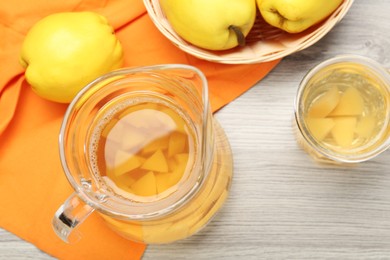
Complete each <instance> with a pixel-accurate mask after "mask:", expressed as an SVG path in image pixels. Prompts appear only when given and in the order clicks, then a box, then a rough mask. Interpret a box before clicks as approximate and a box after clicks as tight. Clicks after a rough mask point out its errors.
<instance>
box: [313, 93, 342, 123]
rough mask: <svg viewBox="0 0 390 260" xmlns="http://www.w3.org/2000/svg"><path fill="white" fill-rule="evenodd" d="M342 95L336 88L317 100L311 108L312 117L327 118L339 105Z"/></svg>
mask: <svg viewBox="0 0 390 260" xmlns="http://www.w3.org/2000/svg"><path fill="white" fill-rule="evenodd" d="M339 99H340V94H339V90H338V88H337V87H336V86H334V87H332V88H331V89H329V90H328V91H327V92H326V93H325V94H323V95H322V96H320V97H319V98H318V99H316V100H315V101H314V102H313V104H311V106H310V108H309V116H310V117H318V118H321V117H326V116H327V115H328V114H329V113H330V112H331V111H332V110H333V109H334V108H335V107H336V106H337V105H338V103H339Z"/></svg>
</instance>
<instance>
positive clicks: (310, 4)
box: [257, 0, 343, 33]
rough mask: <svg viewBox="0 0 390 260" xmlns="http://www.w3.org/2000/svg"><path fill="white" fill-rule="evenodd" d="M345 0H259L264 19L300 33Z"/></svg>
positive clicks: (284, 28)
mask: <svg viewBox="0 0 390 260" xmlns="http://www.w3.org/2000/svg"><path fill="white" fill-rule="evenodd" d="M342 2H343V0H293V1H292V0H257V6H258V8H259V10H260V13H261V15H262V16H263V18H264V20H265V21H266V22H268V23H269V24H271V25H273V26H275V27H278V28H280V29H282V30H285V31H286V32H289V33H299V32H302V31H304V30H306V29H307V28H309V27H311V26H313V25H315V24H317V23H318V22H320V21H321V20H323V19H325V18H326V17H327V16H329V15H330V14H331V13H332V12H333V11H334V10H336V8H337V7H338V6H339V5H340V4H341V3H342Z"/></svg>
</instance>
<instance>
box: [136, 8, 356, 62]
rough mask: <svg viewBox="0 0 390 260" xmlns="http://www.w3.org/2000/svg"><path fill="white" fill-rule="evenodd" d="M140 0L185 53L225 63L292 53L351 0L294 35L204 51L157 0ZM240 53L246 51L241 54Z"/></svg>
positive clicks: (317, 34) (266, 59) (319, 33)
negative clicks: (172, 22) (180, 32)
mask: <svg viewBox="0 0 390 260" xmlns="http://www.w3.org/2000/svg"><path fill="white" fill-rule="evenodd" d="M143 1H144V5H145V7H146V10H147V12H148V14H149V16H150V18H151V20H152V22H153V23H154V24H155V26H156V27H157V29H158V30H159V31H160V32H161V33H162V34H163V35H164V36H165V37H167V38H168V39H169V40H170V41H171V42H172V43H173V44H174V45H176V46H177V47H178V48H180V49H181V50H183V51H184V52H186V53H189V54H191V55H193V56H195V57H197V58H200V59H203V60H208V61H212V62H217V63H225V64H252V63H261V62H269V61H273V60H278V59H281V58H283V57H286V56H288V55H290V54H292V53H295V52H298V51H301V50H303V49H306V48H308V47H310V46H312V45H313V44H315V43H316V42H318V41H319V40H320V39H321V38H322V37H324V36H325V35H326V34H327V33H328V32H329V31H330V30H331V29H332V28H333V27H334V26H335V25H336V24H337V23H338V22H340V21H341V20H342V19H343V18H344V16H345V15H346V14H347V12H348V10H349V9H350V8H351V6H352V4H353V2H354V0H344V1H343V3H342V4H340V6H339V7H338V8H337V9H336V10H335V11H334V12H333V13H332V14H331V15H330V16H329V17H328V18H326V19H325V20H324V21H323V22H321V23H320V24H319V25H317V26H315V27H314V28H313V29H312V30H307V31H305V32H303V33H300V34H296V35H288V36H286V38H285V39H280V42H278V39H275V40H274V41H273V42H272V43H271V42H270V44H269V45H267V42H264V41H258V42H256V43H251V44H250V45H248V46H245V47H241V48H235V49H232V50H230V51H208V50H205V49H201V48H198V47H196V46H194V45H192V44H190V43H188V42H186V41H184V40H183V39H181V37H180V36H178V35H177V34H176V33H175V31H174V30H173V29H172V27H171V26H170V24H169V22H168V20H167V19H166V17H165V15H164V14H163V12H162V10H161V8H160V3H159V0H143ZM289 37H290V38H298V39H297V40H296V42H294V43H293V44H290V43H289V42H288V43H287V45H288V46H283V45H284V44H283V42H282V40H288V38H289ZM273 43H275V45H280V46H281V47H280V48H273V47H272V44H273ZM279 43H280V44H279ZM262 45H263V46H264V47H268V48H269V50H267V51H266V52H265V53H261V54H259V53H258V52H256V50H257V49H260V50H261V48H262ZM265 45H267V46H265ZM244 53H245V54H246V55H244Z"/></svg>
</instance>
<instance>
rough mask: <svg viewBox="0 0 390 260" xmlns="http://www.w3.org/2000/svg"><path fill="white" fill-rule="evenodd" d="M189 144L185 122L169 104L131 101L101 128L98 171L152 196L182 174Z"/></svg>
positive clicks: (118, 183) (134, 191) (118, 184)
mask: <svg viewBox="0 0 390 260" xmlns="http://www.w3.org/2000/svg"><path fill="white" fill-rule="evenodd" d="M192 146H193V140H192V137H191V134H190V133H189V128H188V127H187V123H186V121H185V120H184V119H183V118H182V117H181V116H180V115H179V114H178V113H177V112H175V111H174V110H173V108H170V107H168V106H165V105H164V104H159V103H140V104H134V105H132V106H129V107H127V108H126V109H124V110H122V111H120V112H119V113H117V114H115V115H114V116H113V117H112V119H111V120H110V122H108V123H107V124H106V125H105V127H104V128H103V129H102V132H101V138H100V140H99V145H98V147H99V149H98V151H97V158H98V161H99V162H100V163H99V164H98V166H99V171H100V174H101V175H102V176H107V177H108V178H109V179H110V180H111V181H112V183H113V184H114V185H115V186H116V187H115V188H120V189H122V190H123V191H125V192H128V193H132V194H135V195H138V196H156V195H158V194H161V193H163V192H164V191H166V190H167V189H169V188H171V187H173V186H175V185H176V184H177V183H178V182H179V181H180V179H181V178H182V177H183V175H184V173H185V171H186V168H187V164H188V162H189V160H190V158H189V155H190V151H191V150H192Z"/></svg>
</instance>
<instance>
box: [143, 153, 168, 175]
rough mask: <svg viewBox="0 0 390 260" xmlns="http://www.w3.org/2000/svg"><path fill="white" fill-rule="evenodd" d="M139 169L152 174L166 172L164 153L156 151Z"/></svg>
mask: <svg viewBox="0 0 390 260" xmlns="http://www.w3.org/2000/svg"><path fill="white" fill-rule="evenodd" d="M141 169H143V170H149V171H154V172H168V163H167V160H166V159H165V156H164V153H163V152H162V151H161V150H157V151H156V152H155V153H153V154H152V155H151V156H150V157H149V158H147V159H146V161H145V162H144V163H143V164H142V166H141Z"/></svg>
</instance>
